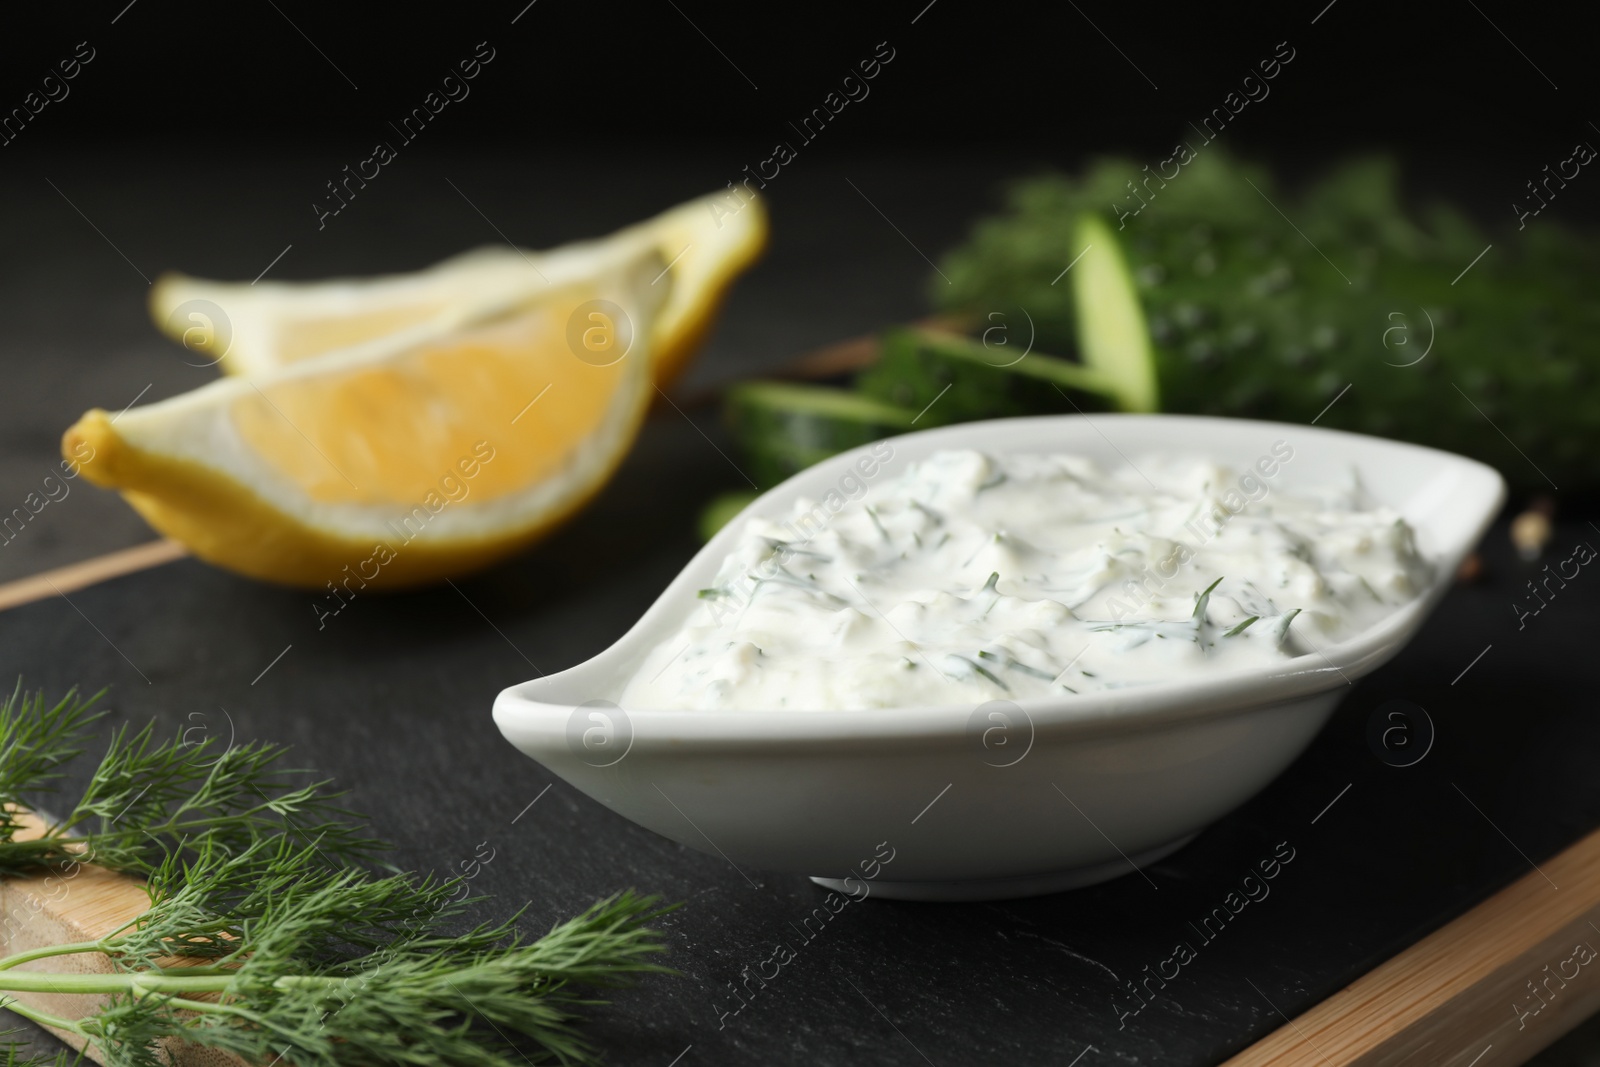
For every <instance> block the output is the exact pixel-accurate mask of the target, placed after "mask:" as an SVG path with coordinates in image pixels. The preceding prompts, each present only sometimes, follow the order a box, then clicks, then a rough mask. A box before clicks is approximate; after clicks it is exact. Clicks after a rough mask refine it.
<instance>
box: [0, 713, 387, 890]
mask: <svg viewBox="0 0 1600 1067" xmlns="http://www.w3.org/2000/svg"><path fill="white" fill-rule="evenodd" d="M100 695H101V694H96V695H95V696H93V697H90V698H89V699H87V700H84V699H82V698H80V697H79V695H78V693H77V691H76V690H73V691H71V692H69V693H68V694H67V695H66V697H65V698H63V699H62V700H61V701H60V702H59V703H57V704H56V705H54V706H53V707H46V706H45V703H44V698H43V696H42V695H39V694H36V695H34V696H33V697H31V698H30V697H28V696H26V695H24V694H23V693H22V691H21V688H20V686H19V688H18V689H17V690H16V691H15V692H13V694H12V695H11V696H10V697H8V698H7V699H6V700H4V701H0V811H3V812H4V814H3V815H0V876H3V875H6V874H15V873H19V872H21V871H24V870H27V869H29V868H34V867H39V866H44V865H49V864H61V863H71V862H74V861H76V862H93V863H95V864H97V865H99V866H102V867H109V868H112V869H113V870H119V871H131V872H135V873H139V874H143V873H147V872H148V871H149V870H150V869H151V868H152V867H153V866H154V865H155V864H157V863H159V862H161V858H162V857H163V856H165V855H166V854H167V853H169V852H172V851H183V850H191V851H192V850H194V849H197V848H199V847H200V846H201V845H202V844H204V843H205V842H207V841H214V842H216V843H217V844H218V845H220V846H223V847H225V848H231V849H239V848H244V847H246V846H248V845H249V844H250V843H251V842H252V841H254V840H255V839H257V838H258V837H260V836H261V835H263V834H281V833H285V832H287V833H290V834H293V835H295V836H296V837H298V838H299V839H300V840H302V841H304V842H315V844H316V846H317V850H318V852H319V853H320V854H321V855H322V857H323V858H324V859H326V860H327V861H329V862H352V861H356V860H361V859H364V858H369V857H370V856H371V855H372V854H373V853H374V851H375V850H376V849H377V848H378V847H380V844H381V843H380V842H378V841H376V840H373V839H372V838H369V837H366V836H364V835H363V834H362V833H361V831H360V829H359V827H358V826H357V824H356V822H355V819H356V816H355V815H354V813H352V812H350V811H348V810H347V809H345V808H343V807H340V806H339V805H338V804H337V803H336V801H337V800H338V797H339V796H340V794H338V793H333V792H330V791H328V789H327V785H328V783H327V782H325V781H308V780H307V778H306V774H305V772H303V771H296V770H292V769H289V768H287V767H282V766H280V765H279V764H280V761H281V760H282V758H283V756H284V755H285V753H286V752H287V749H285V748H283V747H282V746H280V745H274V744H269V743H263V742H249V743H246V744H229V745H226V746H223V745H221V744H220V743H219V742H218V741H217V739H216V738H211V737H208V738H205V739H203V740H201V741H199V742H195V743H189V742H187V741H185V740H184V739H183V738H182V737H174V738H171V739H169V740H165V741H158V740H156V737H155V724H154V723H150V724H147V725H146V726H144V727H143V728H142V729H139V730H130V729H129V728H128V727H127V726H125V725H124V726H119V727H118V728H116V729H115V730H114V731H112V733H111V738H110V743H109V744H108V745H107V747H106V750H105V754H104V755H103V756H101V758H100V763H99V766H98V767H97V768H96V769H95V772H94V774H93V775H92V777H91V778H90V780H89V784H88V785H87V786H86V787H85V789H84V791H83V794H82V796H81V797H80V798H79V799H78V800H77V801H76V802H75V803H74V804H72V806H71V807H70V809H68V810H67V811H66V813H65V814H63V815H61V816H60V817H59V818H56V819H53V820H51V821H48V822H47V824H46V826H45V829H44V832H43V833H42V834H41V835H39V836H37V837H33V838H31V839H28V840H18V834H19V832H20V831H21V830H22V828H23V815H22V812H21V810H20V809H23V808H26V807H27V806H28V801H29V798H37V797H38V796H40V795H41V794H44V793H49V792H53V791H54V786H55V785H56V784H57V782H56V780H57V779H59V778H60V777H61V772H60V771H59V770H58V769H57V768H59V767H61V766H62V765H63V764H65V763H67V762H69V761H70V760H72V759H74V758H76V757H78V756H80V755H82V754H83V753H84V752H85V751H86V749H87V747H88V743H89V737H90V734H91V732H92V730H93V728H94V726H95V724H96V723H97V722H98V721H99V720H100V718H101V717H102V714H103V713H101V712H98V711H95V710H94V705H95V703H96V702H97V701H98V699H99V697H100Z"/></svg>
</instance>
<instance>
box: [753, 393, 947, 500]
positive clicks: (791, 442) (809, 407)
mask: <svg viewBox="0 0 1600 1067" xmlns="http://www.w3.org/2000/svg"><path fill="white" fill-rule="evenodd" d="M725 412H726V415H727V420H728V425H729V427H730V428H731V429H732V431H733V435H734V438H735V440H737V441H738V442H739V445H740V447H741V449H742V450H743V452H744V456H745V460H746V467H745V473H747V474H748V475H749V476H750V477H751V479H752V480H754V481H755V483H756V484H757V485H759V486H761V487H762V488H763V489H765V488H769V487H771V486H774V485H777V484H778V483H779V482H781V481H783V480H784V479H785V478H787V477H789V476H790V475H791V474H794V473H796V472H798V471H802V470H804V469H805V468H807V467H809V466H811V465H812V464H814V463H817V462H819V461H821V460H824V459H826V458H828V457H829V456H832V455H835V454H837V453H839V452H844V451H847V450H849V449H852V448H855V447H856V446H858V445H864V444H868V443H870V442H872V441H877V440H879V439H881V438H884V437H892V436H894V435H895V434H899V433H905V432H906V431H907V430H913V429H916V428H917V427H916V425H913V424H914V423H915V422H916V414H917V413H916V412H915V411H907V410H905V409H903V408H899V407H896V406H894V405H892V404H885V403H883V402H881V401H879V400H875V399H873V398H871V397H866V396H861V395H859V394H857V393H851V392H847V391H845V390H843V389H830V388H828V387H827V386H820V385H797V384H794V383H792V382H768V381H753V382H743V383H741V384H739V385H736V386H734V387H733V388H732V389H730V390H728V396H727V401H726V407H725Z"/></svg>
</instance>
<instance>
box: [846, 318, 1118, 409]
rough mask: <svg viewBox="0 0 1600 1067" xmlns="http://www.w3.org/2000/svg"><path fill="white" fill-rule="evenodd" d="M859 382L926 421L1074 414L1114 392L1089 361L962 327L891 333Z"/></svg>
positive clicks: (1098, 405) (865, 389)
mask: <svg viewBox="0 0 1600 1067" xmlns="http://www.w3.org/2000/svg"><path fill="white" fill-rule="evenodd" d="M1013 350H1016V351H1021V352H1022V353H1023V354H1022V355H1020V356H1016V355H1012V354H1011V352H1012V351H1013ZM856 386H857V388H858V389H860V390H861V392H862V393H864V394H866V395H867V396H870V397H873V398H875V399H878V400H881V401H884V402H886V403H890V404H894V405H896V406H897V407H901V408H905V409H907V410H909V411H910V412H911V413H912V414H913V415H914V416H916V417H917V426H918V427H919V428H925V427H928V426H942V425H946V424H949V423H955V422H971V421H973V420H974V419H997V418H1003V417H1005V416H1009V415H1048V414H1055V413H1059V412H1068V413H1070V412H1072V411H1073V410H1074V408H1075V407H1076V408H1079V409H1082V410H1085V411H1103V410H1105V409H1106V407H1107V406H1108V401H1107V399H1106V398H1107V396H1109V395H1113V392H1114V391H1113V390H1112V388H1111V386H1110V383H1109V381H1108V379H1106V378H1104V377H1103V376H1102V375H1100V374H1098V373H1097V372H1095V371H1093V370H1091V369H1089V368H1087V367H1083V366H1080V365H1078V364H1076V363H1071V362H1068V361H1067V360H1064V359H1058V358H1056V357H1054V356H1046V355H1041V354H1039V353H1037V352H1029V351H1027V350H1026V349H1025V348H1021V347H1020V346H1017V345H1015V344H1014V343H1013V344H1008V345H1007V346H1006V347H1005V348H1004V349H998V348H996V349H991V348H989V347H986V346H985V345H984V344H982V343H981V342H979V341H975V340H972V339H971V338H967V337H962V336H959V335H957V334H950V333H943V332H939V331H934V330H926V329H911V328H907V329H894V330H890V331H888V332H887V333H885V334H884V337H883V354H882V355H881V356H880V357H879V359H878V362H877V363H875V364H874V365H873V366H871V367H870V368H868V369H867V370H865V371H863V372H862V373H861V375H860V376H859V377H858V378H857V379H856Z"/></svg>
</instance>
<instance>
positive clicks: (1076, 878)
mask: <svg viewBox="0 0 1600 1067" xmlns="http://www.w3.org/2000/svg"><path fill="white" fill-rule="evenodd" d="M1194 839H1195V834H1189V835H1187V836H1186V837H1180V838H1178V840H1176V841H1169V842H1168V843H1167V844H1165V845H1157V846H1156V847H1155V848H1150V849H1145V850H1144V851H1143V852H1136V853H1134V854H1133V855H1132V856H1129V857H1128V858H1127V859H1123V858H1122V857H1121V856H1119V857H1117V858H1116V859H1114V860H1107V861H1105V862H1104V863H1093V864H1090V865H1089V866H1087V867H1073V868H1070V869H1068V870H1065V871H1051V872H1049V873H1047V874H1020V875H1016V876H1014V877H1011V878H968V879H962V880H960V881H948V882H939V881H929V882H888V881H885V882H870V883H867V884H868V885H870V886H871V887H872V890H871V893H870V896H872V897H881V898H883V899H884V900H917V901H926V902H930V903H962V902H970V901H980V900H1015V899H1017V898H1018V897H1038V896H1044V895H1045V894H1046V893H1060V892H1063V891H1065V890H1068V889H1082V888H1083V887H1085V886H1091V885H1097V884H1099V883H1100V882H1109V881H1110V880H1111V879H1113V878H1120V877H1122V876H1123V875H1125V874H1133V873H1134V872H1133V871H1132V870H1131V869H1129V864H1130V863H1131V864H1132V865H1133V866H1134V867H1144V866H1146V865H1147V864H1151V863H1155V862H1157V861H1158V860H1162V859H1165V858H1166V857H1167V856H1170V855H1172V854H1173V853H1174V852H1176V851H1178V849H1180V848H1182V847H1183V846H1184V845H1187V844H1188V843H1189V842H1190V841H1193V840H1194ZM811 880H812V881H813V882H815V883H817V884H818V885H820V886H822V887H824V888H826V889H833V890H837V891H838V892H840V893H845V894H847V895H849V896H852V897H854V896H857V895H858V894H859V893H860V892H861V884H862V883H861V881H860V880H859V879H856V878H850V879H844V878H817V877H813V878H812V879H811ZM846 883H850V884H846ZM852 885H853V886H854V888H853V889H852Z"/></svg>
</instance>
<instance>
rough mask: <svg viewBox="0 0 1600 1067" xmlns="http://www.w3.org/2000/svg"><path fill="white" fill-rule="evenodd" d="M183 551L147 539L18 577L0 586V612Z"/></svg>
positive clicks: (174, 544) (117, 575)
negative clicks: (92, 556)
mask: <svg viewBox="0 0 1600 1067" xmlns="http://www.w3.org/2000/svg"><path fill="white" fill-rule="evenodd" d="M187 554H188V551H187V550H186V549H185V548H184V547H183V546H182V545H180V544H179V543H178V542H176V541H168V540H165V539H162V540H159V541H147V542H145V543H144V544H142V545H134V546H133V547H132V548H123V549H119V550H117V551H116V552H107V553H106V554H105V555H103V556H95V557H94V558H92V559H86V560H83V561H82V562H79V563H71V564H68V565H67V566H65V567H57V568H56V569H55V570H51V571H42V572H41V573H39V574H34V575H30V576H28V577H27V578H18V579H17V580H16V581H13V582H6V583H5V584H4V585H0V611H6V610H8V609H10V608H15V607H20V606H21V605H23V604H31V603H33V602H34V601H36V600H45V599H47V598H49V597H53V596H59V595H61V594H63V593H70V592H73V591H74V590H77V589H83V588H86V587H88V586H91V585H95V584H97V583H99V582H104V581H107V580H109V579H111V578H120V577H121V576H123V575H124V574H133V573H134V572H135V571H142V570H147V569H148V568H150V567H159V566H160V565H161V564H163V563H171V562H172V561H173V560H175V559H181V558H182V557H184V556H185V555H187Z"/></svg>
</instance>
